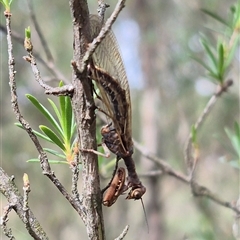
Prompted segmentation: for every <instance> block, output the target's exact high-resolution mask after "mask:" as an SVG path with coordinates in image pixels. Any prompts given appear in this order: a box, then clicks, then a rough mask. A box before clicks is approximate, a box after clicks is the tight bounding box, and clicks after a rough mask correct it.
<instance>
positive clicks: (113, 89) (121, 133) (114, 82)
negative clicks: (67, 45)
mask: <svg viewBox="0 0 240 240" xmlns="http://www.w3.org/2000/svg"><path fill="white" fill-rule="evenodd" d="M90 26H91V34H92V38H95V37H96V36H97V35H98V33H99V32H100V30H101V28H102V23H101V20H100V18H99V17H98V16H97V15H90ZM89 76H90V77H91V78H92V79H93V80H95V82H96V84H97V86H98V88H99V90H100V93H101V100H102V103H103V107H104V111H105V112H106V115H107V121H108V124H107V125H105V126H103V127H102V129H101V134H102V137H103V143H104V144H105V145H106V146H107V147H108V149H109V150H110V151H111V152H112V153H114V154H116V155H117V161H118V160H119V159H121V158H122V159H123V160H124V163H125V165H126V167H127V170H128V181H127V187H126V188H122V185H120V186H119V187H118V188H117V189H115V193H114V194H113V195H112V196H113V198H112V200H110V201H103V204H104V203H105V204H106V205H110V206H111V205H112V204H113V203H114V202H115V201H116V199H117V197H118V196H119V195H120V194H121V193H122V191H123V190H124V191H126V189H129V188H130V192H129V194H128V196H127V199H135V200H136V199H141V197H142V195H143V194H144V193H145V192H146V188H145V187H144V186H143V185H142V183H141V181H140V180H139V178H138V175H137V173H136V169H135V163H134V161H133V158H132V154H133V142H132V120H131V99H130V91H129V85H128V80H127V76H126V72H125V68H124V65H123V61H122V58H121V55H120V53H119V50H118V44H117V40H116V38H115V36H114V34H113V32H112V31H109V33H108V34H107V35H106V37H105V38H104V39H103V41H102V42H101V43H100V45H99V46H98V47H97V48H96V50H95V52H94V54H93V57H92V60H91V62H90V64H89ZM123 175H124V174H123V173H122V170H120V172H118V170H117V174H116V175H115V176H114V177H113V179H112V181H111V184H113V183H114V181H115V180H116V179H120V180H119V181H120V182H121V184H122V182H123V181H124V182H125V177H123ZM124 176H125V175H124ZM115 177H116V178H115ZM114 184H115V183H114ZM109 188H111V185H110V187H109ZM119 189H121V190H119ZM109 191H110V192H111V189H109ZM115 194H116V195H115ZM105 204H104V205H105Z"/></svg>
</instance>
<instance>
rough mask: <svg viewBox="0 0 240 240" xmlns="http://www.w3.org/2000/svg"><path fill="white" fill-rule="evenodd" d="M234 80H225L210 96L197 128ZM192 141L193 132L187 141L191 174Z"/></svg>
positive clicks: (187, 162)
mask: <svg viewBox="0 0 240 240" xmlns="http://www.w3.org/2000/svg"><path fill="white" fill-rule="evenodd" d="M232 84H233V81H232V80H227V81H226V82H224V84H223V85H220V86H218V87H217V91H216V93H215V94H214V95H213V96H212V97H211V98H210V100H209V101H208V103H207V105H206V107H205V108H204V110H203V112H202V114H201V115H200V116H199V118H198V119H197V121H196V123H195V124H194V127H195V129H196V130H198V129H199V128H200V127H201V125H202V124H203V123H204V121H205V120H206V118H207V116H208V115H209V113H210V112H211V110H212V108H213V106H214V105H215V103H216V101H217V100H218V99H219V97H220V96H221V95H222V94H223V93H224V92H226V91H227V90H228V88H229V87H230V86H232ZM191 141H192V136H191V134H189V136H188V140H187V142H186V146H185V156H184V157H185V162H186V164H187V167H188V171H189V174H190V173H191V172H192V167H193V158H192V156H191V150H192V148H191Z"/></svg>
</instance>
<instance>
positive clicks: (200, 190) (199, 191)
mask: <svg viewBox="0 0 240 240" xmlns="http://www.w3.org/2000/svg"><path fill="white" fill-rule="evenodd" d="M134 146H135V147H136V149H137V150H138V151H139V152H140V153H141V154H142V155H143V156H144V157H146V158H147V159H149V160H151V161H152V162H154V163H156V164H157V166H159V167H160V169H161V170H162V171H163V173H165V174H168V175H170V176H172V177H175V178H176V179H178V180H180V181H181V182H183V183H186V184H188V185H190V184H191V179H190V178H189V177H187V176H186V175H184V174H182V173H181V172H178V171H176V170H174V169H173V168H172V167H171V166H170V165H169V164H168V163H167V162H166V161H164V160H161V159H159V158H157V157H155V156H153V155H151V154H150V153H149V152H148V151H147V150H146V149H145V148H143V147H142V146H141V145H140V144H139V143H137V142H136V141H134ZM192 185H193V187H192V191H193V194H194V196H197V197H199V196H202V197H207V198H209V199H211V200H212V201H213V202H215V203H217V204H219V205H221V206H224V207H227V208H230V209H232V210H233V211H234V212H236V213H240V210H239V209H238V208H237V207H236V206H235V205H234V204H232V203H230V202H226V201H224V200H222V199H221V198H219V197H218V196H216V195H215V194H213V193H212V192H211V191H210V190H209V189H207V188H206V187H204V186H201V185H200V184H198V183H197V182H196V181H192Z"/></svg>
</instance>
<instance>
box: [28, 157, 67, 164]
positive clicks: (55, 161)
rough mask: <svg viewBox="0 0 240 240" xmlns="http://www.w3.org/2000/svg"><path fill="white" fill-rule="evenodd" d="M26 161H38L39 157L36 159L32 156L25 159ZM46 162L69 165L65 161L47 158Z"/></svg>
mask: <svg viewBox="0 0 240 240" xmlns="http://www.w3.org/2000/svg"><path fill="white" fill-rule="evenodd" d="M26 162H30V163H32V162H40V161H39V159H37V158H32V159H29V160H27V161H26ZM48 162H49V163H50V164H67V165H69V164H68V162H67V161H60V160H48Z"/></svg>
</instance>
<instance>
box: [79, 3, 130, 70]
mask: <svg viewBox="0 0 240 240" xmlns="http://www.w3.org/2000/svg"><path fill="white" fill-rule="evenodd" d="M125 2H126V0H119V1H118V3H117V5H116V7H115V9H114V11H113V13H112V15H111V16H110V18H108V20H107V21H106V23H105V24H104V26H103V27H102V29H101V31H100V33H99V34H98V36H97V37H96V38H95V39H93V41H92V42H91V43H90V44H89V45H88V49H87V51H86V53H85V55H84V57H83V59H82V64H81V66H80V68H79V70H80V72H83V71H84V69H85V68H86V65H87V63H88V60H89V59H90V57H91V56H92V54H93V53H94V51H95V49H96V48H97V46H98V45H99V44H100V43H101V42H102V40H103V39H104V38H105V36H106V35H107V33H108V32H109V30H110V29H111V27H112V25H113V23H114V22H115V20H116V19H117V17H118V15H119V13H120V12H121V10H122V9H123V8H124V6H125V5H124V4H125Z"/></svg>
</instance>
